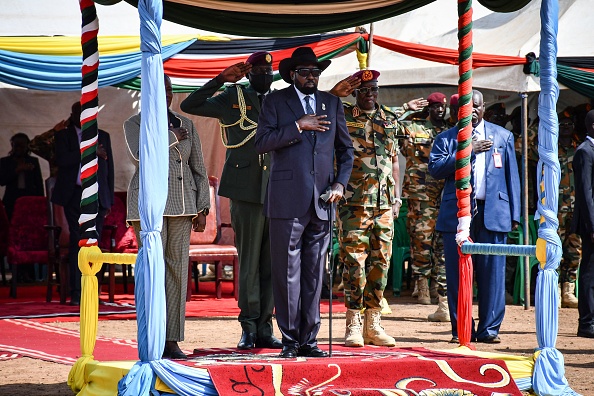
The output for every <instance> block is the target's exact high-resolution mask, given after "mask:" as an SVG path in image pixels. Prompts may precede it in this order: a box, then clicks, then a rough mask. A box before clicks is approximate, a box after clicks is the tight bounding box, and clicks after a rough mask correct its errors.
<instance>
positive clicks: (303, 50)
mask: <svg viewBox="0 0 594 396" xmlns="http://www.w3.org/2000/svg"><path fill="white" fill-rule="evenodd" d="M330 63H331V61H330V60H324V61H318V58H317V57H316V54H315V53H314V52H313V50H312V49H311V48H309V47H299V48H297V49H296V50H295V51H293V54H292V55H291V57H290V58H285V59H283V60H281V61H280V63H279V64H278V71H279V73H280V75H281V77H282V78H283V80H285V82H287V83H289V84H292V83H293V81H292V80H291V70H294V69H295V67H296V66H298V65H317V66H318V67H319V68H320V70H322V71H323V70H325V69H326V68H327V67H328V66H330Z"/></svg>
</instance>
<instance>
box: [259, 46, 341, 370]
mask: <svg viewBox="0 0 594 396" xmlns="http://www.w3.org/2000/svg"><path fill="white" fill-rule="evenodd" d="M329 64H330V61H329V60H326V61H318V59H317V58H316V55H315V53H314V52H313V50H312V49H311V48H308V47H300V48H297V49H296V50H295V51H294V52H293V54H292V55H291V57H290V58H287V59H283V60H282V61H281V62H280V64H279V72H280V75H281V77H282V78H283V80H284V81H285V82H287V83H289V84H291V86H289V87H287V88H285V89H282V90H279V91H274V92H272V93H270V94H269V95H268V97H267V98H266V101H265V102H264V105H263V107H262V111H261V113H260V117H259V119H258V129H257V133H256V150H257V151H258V152H259V153H261V154H263V153H269V155H270V165H271V168H270V180H269V183H268V193H267V196H266V200H265V202H264V214H265V215H266V216H267V217H269V218H270V246H271V257H272V289H273V293H274V300H275V307H276V321H277V323H278V327H279V328H280V330H281V333H282V335H283V340H282V342H283V350H282V352H281V354H280V357H283V358H293V357H296V356H298V355H299V356H309V357H323V356H327V355H328V354H327V353H326V352H324V351H322V350H320V349H319V348H318V346H317V334H318V331H319V329H320V292H321V288H322V273H323V268H324V260H325V258H326V250H327V248H328V243H329V238H330V235H329V231H330V221H332V219H331V215H330V212H331V210H330V209H329V207H328V206H327V203H326V202H324V201H323V200H322V199H321V198H320V196H321V195H322V194H324V193H325V192H327V195H326V196H325V199H326V201H327V202H335V201H338V200H339V199H341V198H342V196H343V194H344V186H346V185H347V183H348V181H349V176H350V174H351V170H352V167H353V145H352V143H351V139H350V136H349V133H348V130H347V127H346V121H345V118H344V110H343V107H342V103H341V101H340V100H339V99H338V98H337V97H336V96H333V95H331V94H328V93H325V92H321V91H318V89H317V86H318V80H319V76H320V74H321V72H322V71H323V70H324V69H326V67H328V65H329ZM335 165H336V173H335V168H334V167H335Z"/></svg>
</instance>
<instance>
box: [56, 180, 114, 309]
mask: <svg viewBox="0 0 594 396" xmlns="http://www.w3.org/2000/svg"><path fill="white" fill-rule="evenodd" d="M81 195H82V188H81V187H80V186H76V190H75V193H74V194H72V198H70V201H68V204H66V205H65V206H64V215H65V216H66V221H67V222H68V232H69V233H70V239H69V241H68V242H69V243H68V270H69V271H68V276H69V280H70V298H71V299H75V300H78V299H80V288H81V276H82V272H80V269H79V268H78V251H79V250H80V248H79V246H78V242H79V241H80V226H79V224H78V219H79V217H80V198H81ZM106 213H107V209H105V208H102V207H99V214H98V215H97V219H96V220H95V221H96V225H95V226H96V228H97V234H98V236H99V239H98V241H100V240H101V232H102V231H103V223H104V222H105V215H106Z"/></svg>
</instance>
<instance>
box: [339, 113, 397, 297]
mask: <svg viewBox="0 0 594 396" xmlns="http://www.w3.org/2000/svg"><path fill="white" fill-rule="evenodd" d="M344 113H345V118H346V121H347V128H348V130H349V134H350V136H351V140H352V142H353V146H354V148H355V150H354V163H353V171H352V173H351V176H350V179H349V182H348V185H347V186H346V189H345V194H344V198H345V199H346V202H345V203H344V204H342V205H340V206H339V208H338V210H339V222H338V223H339V230H340V231H339V232H340V245H341V249H340V256H341V261H342V262H343V264H344V270H343V282H344V292H345V306H346V307H347V308H348V309H361V308H380V302H381V300H382V298H383V294H384V289H385V287H386V283H387V276H388V269H389V267H390V257H391V255H392V237H393V231H394V219H393V215H392V205H393V204H395V203H396V200H395V198H396V195H395V190H396V188H397V187H398V186H396V185H395V184H396V183H395V181H394V177H393V175H392V161H394V160H396V161H397V160H398V159H397V158H395V157H397V155H398V144H397V140H396V135H397V131H398V129H399V128H400V127H399V124H398V122H397V116H396V114H394V113H393V112H391V111H390V110H388V108H386V107H384V106H380V107H379V108H378V109H377V110H376V111H374V112H373V113H365V112H364V111H362V110H361V109H359V107H357V106H356V105H351V104H348V103H345V104H344Z"/></svg>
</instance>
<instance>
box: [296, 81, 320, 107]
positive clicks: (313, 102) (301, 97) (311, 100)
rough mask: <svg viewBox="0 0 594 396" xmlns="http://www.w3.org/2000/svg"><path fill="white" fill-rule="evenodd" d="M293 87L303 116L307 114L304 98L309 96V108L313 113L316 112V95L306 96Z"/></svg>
mask: <svg viewBox="0 0 594 396" xmlns="http://www.w3.org/2000/svg"><path fill="white" fill-rule="evenodd" d="M293 87H294V88H295V91H297V96H299V101H300V102H301V106H303V112H304V113H305V114H307V107H306V104H305V97H306V96H309V105H310V106H311V108H312V109H313V111H314V113H315V112H316V95H315V93H313V94H310V95H306V94H304V93H303V92H301V91H300V90H298V89H297V87H295V86H294V85H293Z"/></svg>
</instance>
